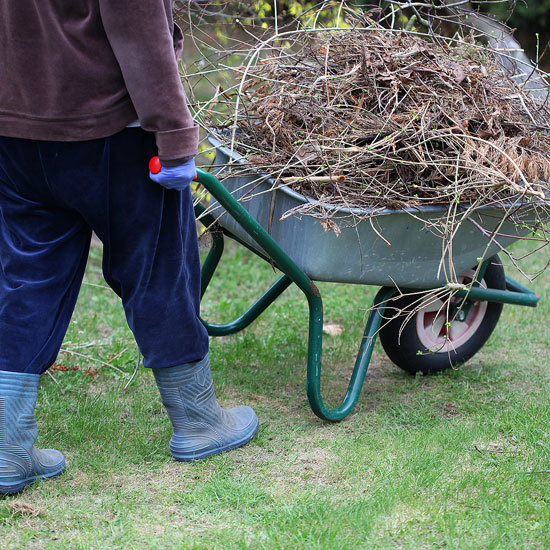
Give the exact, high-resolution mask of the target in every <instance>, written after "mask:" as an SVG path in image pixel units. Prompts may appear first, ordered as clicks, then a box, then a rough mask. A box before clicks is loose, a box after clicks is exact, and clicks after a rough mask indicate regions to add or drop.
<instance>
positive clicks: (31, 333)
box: [0, 138, 91, 374]
mask: <svg viewBox="0 0 550 550" xmlns="http://www.w3.org/2000/svg"><path fill="white" fill-rule="evenodd" d="M90 236H91V231H90V229H89V228H88V227H87V225H86V224H85V223H84V221H83V220H82V218H81V217H80V216H79V215H78V214H77V213H75V212H71V211H69V210H67V209H65V208H63V205H62V204H61V203H60V202H59V201H58V200H57V198H56V196H55V194H54V193H52V189H51V187H50V182H49V180H48V178H47V177H46V175H45V173H44V171H43V168H42V158H41V154H40V149H39V147H38V146H37V143H36V142H34V141H29V140H15V139H10V138H0V371H12V372H20V373H30V374H41V373H43V372H44V371H46V370H47V369H48V368H49V367H50V366H51V364H52V363H53V362H54V361H55V358H56V357H57V354H58V352H59V348H60V346H61V343H62V341H63V338H64V336H65V332H66V330H67V327H68V324H69V321H70V318H71V315H72V312H73V309H74V306H75V303H76V299H77V296H78V291H79V289H80V285H81V281H82V277H83V273H84V268H85V265H86V259H87V255H88V249H89V242H90Z"/></svg>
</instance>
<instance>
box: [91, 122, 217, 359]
mask: <svg viewBox="0 0 550 550" xmlns="http://www.w3.org/2000/svg"><path fill="white" fill-rule="evenodd" d="M155 154H157V149H156V145H155V140H154V136H153V135H152V134H150V133H147V132H144V131H143V130H141V129H139V128H137V129H126V130H124V131H123V132H120V133H119V134H117V135H115V136H112V137H111V138H109V158H108V172H107V174H106V175H105V179H104V188H103V193H104V194H103V196H101V197H98V198H100V199H101V203H102V204H103V205H104V206H103V208H105V207H106V208H107V209H108V215H106V216H105V215H101V216H98V215H96V213H97V212H98V208H99V207H100V206H99V205H98V208H96V209H94V210H93V211H91V210H90V209H88V210H87V212H88V214H87V219H88V221H89V223H90V225H91V226H92V227H93V228H94V230H95V232H96V233H97V235H98V236H99V238H100V239H101V240H102V242H103V245H104V251H103V254H104V257H103V271H104V275H105V279H106V281H107V282H108V284H109V285H110V286H111V287H112V288H113V289H114V290H115V292H117V293H118V294H119V296H120V297H121V298H122V303H123V306H124V309H125V312H126V317H127V320H128V324H129V326H130V328H131V330H132V332H133V333H134V336H135V338H136V341H137V343H138V346H139V348H140V351H141V353H142V354H143V357H144V365H145V366H146V367H154V368H161V367H171V366H174V365H181V364H184V363H189V362H194V361H198V360H201V359H203V358H204V357H205V356H206V354H207V353H208V335H207V332H206V330H205V328H204V326H203V325H202V323H201V321H200V319H199V309H200V261H199V253H198V243H197V231H196V222H195V216H194V211H193V200H192V196H191V191H190V189H187V190H186V191H183V192H178V191H174V190H166V189H164V188H163V187H161V186H160V185H158V184H156V183H155V182H153V181H151V179H150V178H149V170H148V161H149V159H150V158H151V156H154V155H155Z"/></svg>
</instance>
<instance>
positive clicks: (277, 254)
mask: <svg viewBox="0 0 550 550" xmlns="http://www.w3.org/2000/svg"><path fill="white" fill-rule="evenodd" d="M197 175H198V177H197V181H198V183H200V184H201V185H202V186H203V187H204V188H205V189H206V190H207V191H208V192H209V193H210V194H211V195H212V196H213V197H214V198H215V199H216V200H217V201H218V202H219V204H220V205H221V206H222V207H223V208H224V209H225V211H226V212H227V213H228V214H229V215H230V216H232V217H233V219H234V220H235V221H236V222H237V223H238V224H239V225H240V226H241V227H242V228H243V229H244V230H245V231H246V232H247V233H248V234H249V235H250V236H251V237H252V238H253V239H254V241H255V242H256V243H257V244H258V245H259V246H260V247H261V248H262V250H264V251H265V253H266V255H267V256H266V255H264V254H261V253H260V252H258V251H257V250H255V249H252V248H251V247H250V246H249V245H247V244H246V243H244V242H242V241H241V240H240V239H239V238H238V237H236V236H235V235H233V234H231V233H230V232H229V231H227V230H226V229H223V228H220V230H219V231H214V232H213V233H212V236H213V241H212V246H211V248H210V251H209V253H208V256H207V258H206V260H205V261H204V264H203V266H202V274H201V297H202V295H204V293H205V291H206V289H207V287H208V285H209V283H210V281H211V279H212V277H213V275H214V272H215V270H216V268H217V266H218V263H219V261H220V259H221V256H222V254H223V250H224V236H228V237H230V238H232V239H234V240H236V241H238V242H240V243H241V244H242V245H243V246H245V247H246V248H249V249H250V250H252V251H253V252H254V253H255V254H256V255H258V256H260V257H261V258H263V259H264V260H266V261H268V262H271V263H272V264H273V265H274V266H275V267H277V268H278V269H279V270H280V271H281V272H282V273H283V275H282V276H281V277H279V279H278V280H277V281H276V282H275V283H273V284H272V285H271V287H270V288H269V289H268V290H267V291H266V292H265V293H264V294H263V295H262V296H261V297H260V298H259V299H258V300H257V301H256V302H255V303H254V304H253V305H252V306H251V307H250V308H249V309H248V310H247V311H246V312H245V313H243V314H242V315H241V316H240V317H238V318H237V319H235V320H233V321H231V322H229V323H225V324H212V323H208V322H206V321H204V320H203V321H202V322H203V324H204V326H205V327H206V329H207V331H208V334H209V335H210V336H226V335H228V334H234V333H236V332H239V331H241V330H243V329H244V328H245V327H247V326H248V325H250V324H251V323H252V322H253V321H254V320H255V319H257V317H258V316H259V315H260V314H261V313H263V312H264V311H265V310H266V309H267V308H268V307H269V306H270V305H271V304H272V303H273V302H274V301H275V300H276V299H277V298H278V297H279V296H280V295H281V294H282V293H283V292H284V291H285V290H286V289H287V288H288V287H289V286H290V285H291V284H293V283H294V284H295V285H296V286H298V288H299V289H300V290H301V291H302V292H303V293H304V295H305V297H306V299H307V301H308V305H309V340H308V355H307V382H306V393H307V398H308V401H309V404H310V406H311V409H312V411H313V412H314V413H315V414H316V415H317V416H318V417H319V418H322V419H323V420H329V421H332V422H336V421H338V420H342V419H343V418H345V417H346V416H347V415H348V414H350V413H351V411H352V410H353V408H354V407H355V405H356V404H357V400H358V399H359V395H360V394H361V389H362V387H363V382H364V380H365V376H366V374H367V369H368V367H369V363H370V360H371V356H372V352H373V349H374V344H375V342H376V336H377V334H378V331H379V329H380V326H381V324H382V320H383V315H384V309H385V305H386V304H387V302H388V301H389V300H390V299H391V298H393V297H394V296H395V295H396V294H397V293H398V290H397V289H396V288H394V287H382V288H381V289H380V290H379V291H378V293H377V294H376V296H375V298H374V300H373V304H372V307H371V310H370V314H369V317H368V320H367V325H366V328H365V332H364V334H363V338H362V340H361V345H360V347H359V352H358V354H357V358H356V360H355V366H354V368H353V372H352V375H351V378H350V381H349V384H348V389H347V391H346V394H345V396H344V398H343V399H342V401H341V403H340V405H339V406H338V407H336V408H334V409H329V408H327V406H326V405H325V403H324V402H323V398H322V396H321V354H322V348H323V301H322V298H321V294H320V292H319V290H318V288H317V287H316V285H315V283H314V282H313V281H312V280H311V279H310V278H309V277H308V276H307V275H306V274H305V273H304V272H303V271H302V270H301V269H300V268H299V267H298V266H297V265H296V264H295V263H294V261H293V260H292V259H291V258H290V257H289V256H288V255H287V254H286V253H285V252H284V251H283V250H282V249H281V248H280V247H279V245H278V244H277V243H276V242H275V241H274V240H273V239H272V238H271V236H270V235H269V234H268V233H267V232H266V231H265V230H264V229H263V227H262V226H261V225H260V224H259V223H258V222H257V221H256V220H255V219H254V218H253V217H252V216H251V215H250V214H249V213H248V212H247V211H246V209H245V208H243V206H242V205H241V204H240V203H239V202H238V201H237V200H236V199H235V198H234V197H233V196H232V195H231V193H230V192H229V191H228V190H227V189H226V188H225V187H224V186H223V184H222V183H220V181H219V180H218V179H217V178H216V177H215V176H213V175H212V174H210V173H208V172H205V171H203V170H197ZM195 215H196V216H197V218H200V221H201V223H203V224H204V225H205V226H211V225H214V224H215V222H216V220H215V219H214V217H213V216H211V215H209V214H208V213H207V212H206V208H205V207H204V206H203V205H201V204H200V203H199V204H197V205H196V206H195ZM487 264H488V262H486V263H485V264H484V265H482V266H481V269H480V273H479V275H478V278H479V279H480V280H481V279H482V278H483V275H484V272H485V269H486V268H487ZM456 296H457V297H463V298H467V300H468V301H478V300H479V301H489V302H499V303H502V304H513V305H522V306H529V307H535V306H536V305H537V302H538V301H539V297H538V296H537V295H536V294H535V293H534V292H533V291H531V290H530V289H528V288H526V287H524V286H523V285H521V284H519V283H518V282H516V281H514V280H513V279H511V278H509V277H506V290H497V289H485V288H481V287H479V286H477V287H476V286H475V285H474V286H473V287H472V288H470V289H469V290H467V291H465V290H460V291H458V292H457V293H456Z"/></svg>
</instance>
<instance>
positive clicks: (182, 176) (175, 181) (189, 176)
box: [149, 159, 197, 191]
mask: <svg viewBox="0 0 550 550" xmlns="http://www.w3.org/2000/svg"><path fill="white" fill-rule="evenodd" d="M196 175H197V169H196V167H195V159H190V160H188V161H187V162H184V163H183V164H180V165H178V166H174V167H171V168H167V167H166V166H162V168H161V170H160V172H158V173H156V174H154V173H153V172H151V170H149V177H150V178H151V179H152V180H153V181H154V182H156V183H158V184H160V185H162V186H163V187H166V189H176V190H177V191H183V190H184V189H186V188H187V187H189V184H190V183H191V182H192V181H193V180H194V179H195V176H196Z"/></svg>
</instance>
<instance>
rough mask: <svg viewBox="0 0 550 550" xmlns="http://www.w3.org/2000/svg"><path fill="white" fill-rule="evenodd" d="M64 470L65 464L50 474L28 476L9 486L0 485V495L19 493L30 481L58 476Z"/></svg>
mask: <svg viewBox="0 0 550 550" xmlns="http://www.w3.org/2000/svg"><path fill="white" fill-rule="evenodd" d="M64 471H65V466H63V468H61V470H58V471H56V472H52V473H51V474H44V475H40V476H33V477H28V478H26V479H24V480H23V481H22V482H21V483H19V484H18V485H11V486H4V487H2V486H1V485H0V495H15V494H17V493H20V492H21V491H22V490H23V489H24V488H25V487H27V486H28V485H31V484H32V483H34V482H35V481H38V480H39V479H52V478H54V477H58V476H60V475H61V474H62V473H63V472H64Z"/></svg>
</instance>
